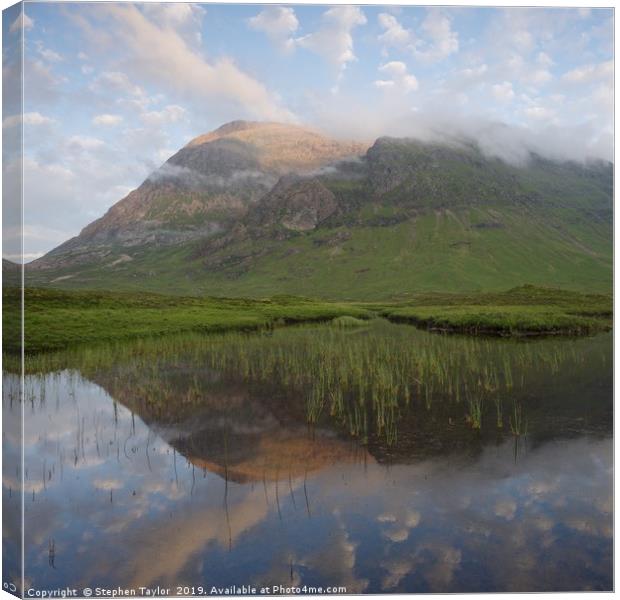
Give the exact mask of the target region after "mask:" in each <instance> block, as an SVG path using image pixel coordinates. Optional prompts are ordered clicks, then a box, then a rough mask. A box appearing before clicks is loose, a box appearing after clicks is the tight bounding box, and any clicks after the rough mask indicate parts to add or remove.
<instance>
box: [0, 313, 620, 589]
mask: <svg viewBox="0 0 620 600" xmlns="http://www.w3.org/2000/svg"><path fill="white" fill-rule="evenodd" d="M611 350H612V338H611V335H610V334H604V335H600V336H596V337H593V338H582V339H574V340H573V339H541V340H533V341H514V340H510V341H508V340H495V339H472V338H462V337H449V336H442V335H437V334H429V333H426V332H421V331H417V330H415V329H413V328H411V327H408V326H397V325H390V324H387V323H384V322H377V323H372V324H370V325H369V326H368V327H364V328H361V329H358V328H355V329H352V330H343V329H335V328H333V327H329V326H320V327H299V328H291V329H282V330H276V331H274V332H269V333H268V334H264V333H263V334H252V335H241V334H237V335H227V336H220V337H215V338H207V337H202V338H201V337H198V336H189V337H184V338H179V339H172V340H165V341H159V342H156V341H153V342H136V343H133V344H127V345H125V346H115V347H108V348H104V349H100V350H98V349H93V350H91V351H89V352H85V351H81V352H80V353H79V354H74V355H72V356H69V355H67V356H65V357H61V358H59V359H58V360H57V361H56V362H54V361H53V360H50V361H49V362H48V363H46V362H45V361H41V364H38V365H31V370H32V371H33V373H32V374H30V375H27V376H26V390H25V397H24V410H25V439H24V453H25V457H24V460H25V523H26V526H25V562H26V589H28V588H36V589H51V588H57V587H65V586H69V587H75V588H78V589H81V588H84V587H86V586H89V587H91V588H95V587H97V586H100V587H106V588H112V587H117V586H121V587H124V588H135V589H137V588H139V587H156V586H161V587H164V588H170V590H171V591H170V593H172V594H174V593H176V590H177V586H195V587H196V586H202V587H203V588H204V589H205V590H206V591H210V590H211V588H212V586H216V587H224V586H231V585H239V586H240V585H255V586H259V587H260V586H274V585H278V586H286V587H289V586H295V587H301V588H302V589H303V586H323V587H327V586H342V587H345V588H346V591H347V592H348V593H356V592H357V593H360V592H367V593H369V592H466V591H534V590H610V589H612V587H613V580H612V543H613V540H612V533H613V517H612V506H613V497H612V479H613V471H612V468H613V455H612V445H613V440H612V412H613V406H612V355H611ZM17 385H18V378H17V377H16V376H14V375H10V374H5V378H4V394H3V402H4V411H5V412H4V415H5V417H4V431H3V441H4V452H5V460H6V461H7V462H11V460H14V461H15V463H16V464H18V462H19V461H18V457H19V451H20V449H19V445H20V438H19V431H18V429H19V428H18V424H19V416H20V413H21V410H22V406H21V403H20V401H19V395H18V394H17V389H18V388H17ZM19 476H20V473H19V470H18V469H16V470H15V472H5V476H4V482H3V501H4V503H5V504H4V505H5V510H7V514H8V515H9V518H8V521H5V529H6V528H7V527H8V530H7V531H6V532H5V573H9V574H10V573H11V572H13V573H15V572H16V570H17V569H18V555H17V548H15V547H14V545H11V544H7V538H10V536H11V534H12V533H15V532H16V531H18V523H16V522H14V523H13V524H11V522H10V521H11V518H10V515H11V514H13V515H15V517H17V515H18V514H19V504H20V502H21V498H20V494H19V483H18V482H19Z"/></svg>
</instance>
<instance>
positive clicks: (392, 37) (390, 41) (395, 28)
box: [377, 13, 412, 47]
mask: <svg viewBox="0 0 620 600" xmlns="http://www.w3.org/2000/svg"><path fill="white" fill-rule="evenodd" d="M377 20H378V21H379V25H380V26H381V27H382V28H383V29H384V32H383V33H382V34H381V35H380V36H379V38H378V39H379V41H380V42H381V43H383V44H385V45H386V46H396V47H399V46H407V45H408V44H410V43H411V41H412V34H411V31H409V30H408V29H405V28H404V27H403V26H402V25H401V24H400V23H399V22H398V19H397V18H396V17H395V16H394V15H390V14H389V13H380V14H379V16H378V17H377Z"/></svg>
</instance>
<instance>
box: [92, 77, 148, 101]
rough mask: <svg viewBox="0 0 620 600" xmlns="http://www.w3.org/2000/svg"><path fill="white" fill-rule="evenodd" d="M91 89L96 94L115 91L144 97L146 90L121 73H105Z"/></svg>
mask: <svg viewBox="0 0 620 600" xmlns="http://www.w3.org/2000/svg"><path fill="white" fill-rule="evenodd" d="M90 89H91V90H92V91H95V92H100V91H110V90H115V91H118V92H122V93H125V94H129V95H131V96H143V95H144V90H142V88H141V87H140V86H139V85H136V84H135V83H133V82H132V81H131V80H130V79H129V77H128V76H127V74H126V73H122V72H121V71H104V72H103V73H101V75H99V76H98V77H97V79H95V81H93V82H92V84H91V85H90Z"/></svg>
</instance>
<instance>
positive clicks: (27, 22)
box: [9, 9, 34, 33]
mask: <svg viewBox="0 0 620 600" xmlns="http://www.w3.org/2000/svg"><path fill="white" fill-rule="evenodd" d="M33 27H34V21H33V20H32V19H31V18H30V17H29V16H28V15H27V14H26V13H25V12H23V9H22V12H21V13H20V15H19V17H17V19H15V21H13V23H11V26H10V27H9V32H10V33H15V32H16V31H19V30H20V29H23V30H24V31H26V30H28V29H32V28H33Z"/></svg>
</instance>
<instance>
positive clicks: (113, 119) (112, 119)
mask: <svg viewBox="0 0 620 600" xmlns="http://www.w3.org/2000/svg"><path fill="white" fill-rule="evenodd" d="M122 120H123V117H121V116H120V115H109V114H103V115H97V116H95V117H93V125H118V124H119V123H120V122H121V121H122Z"/></svg>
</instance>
